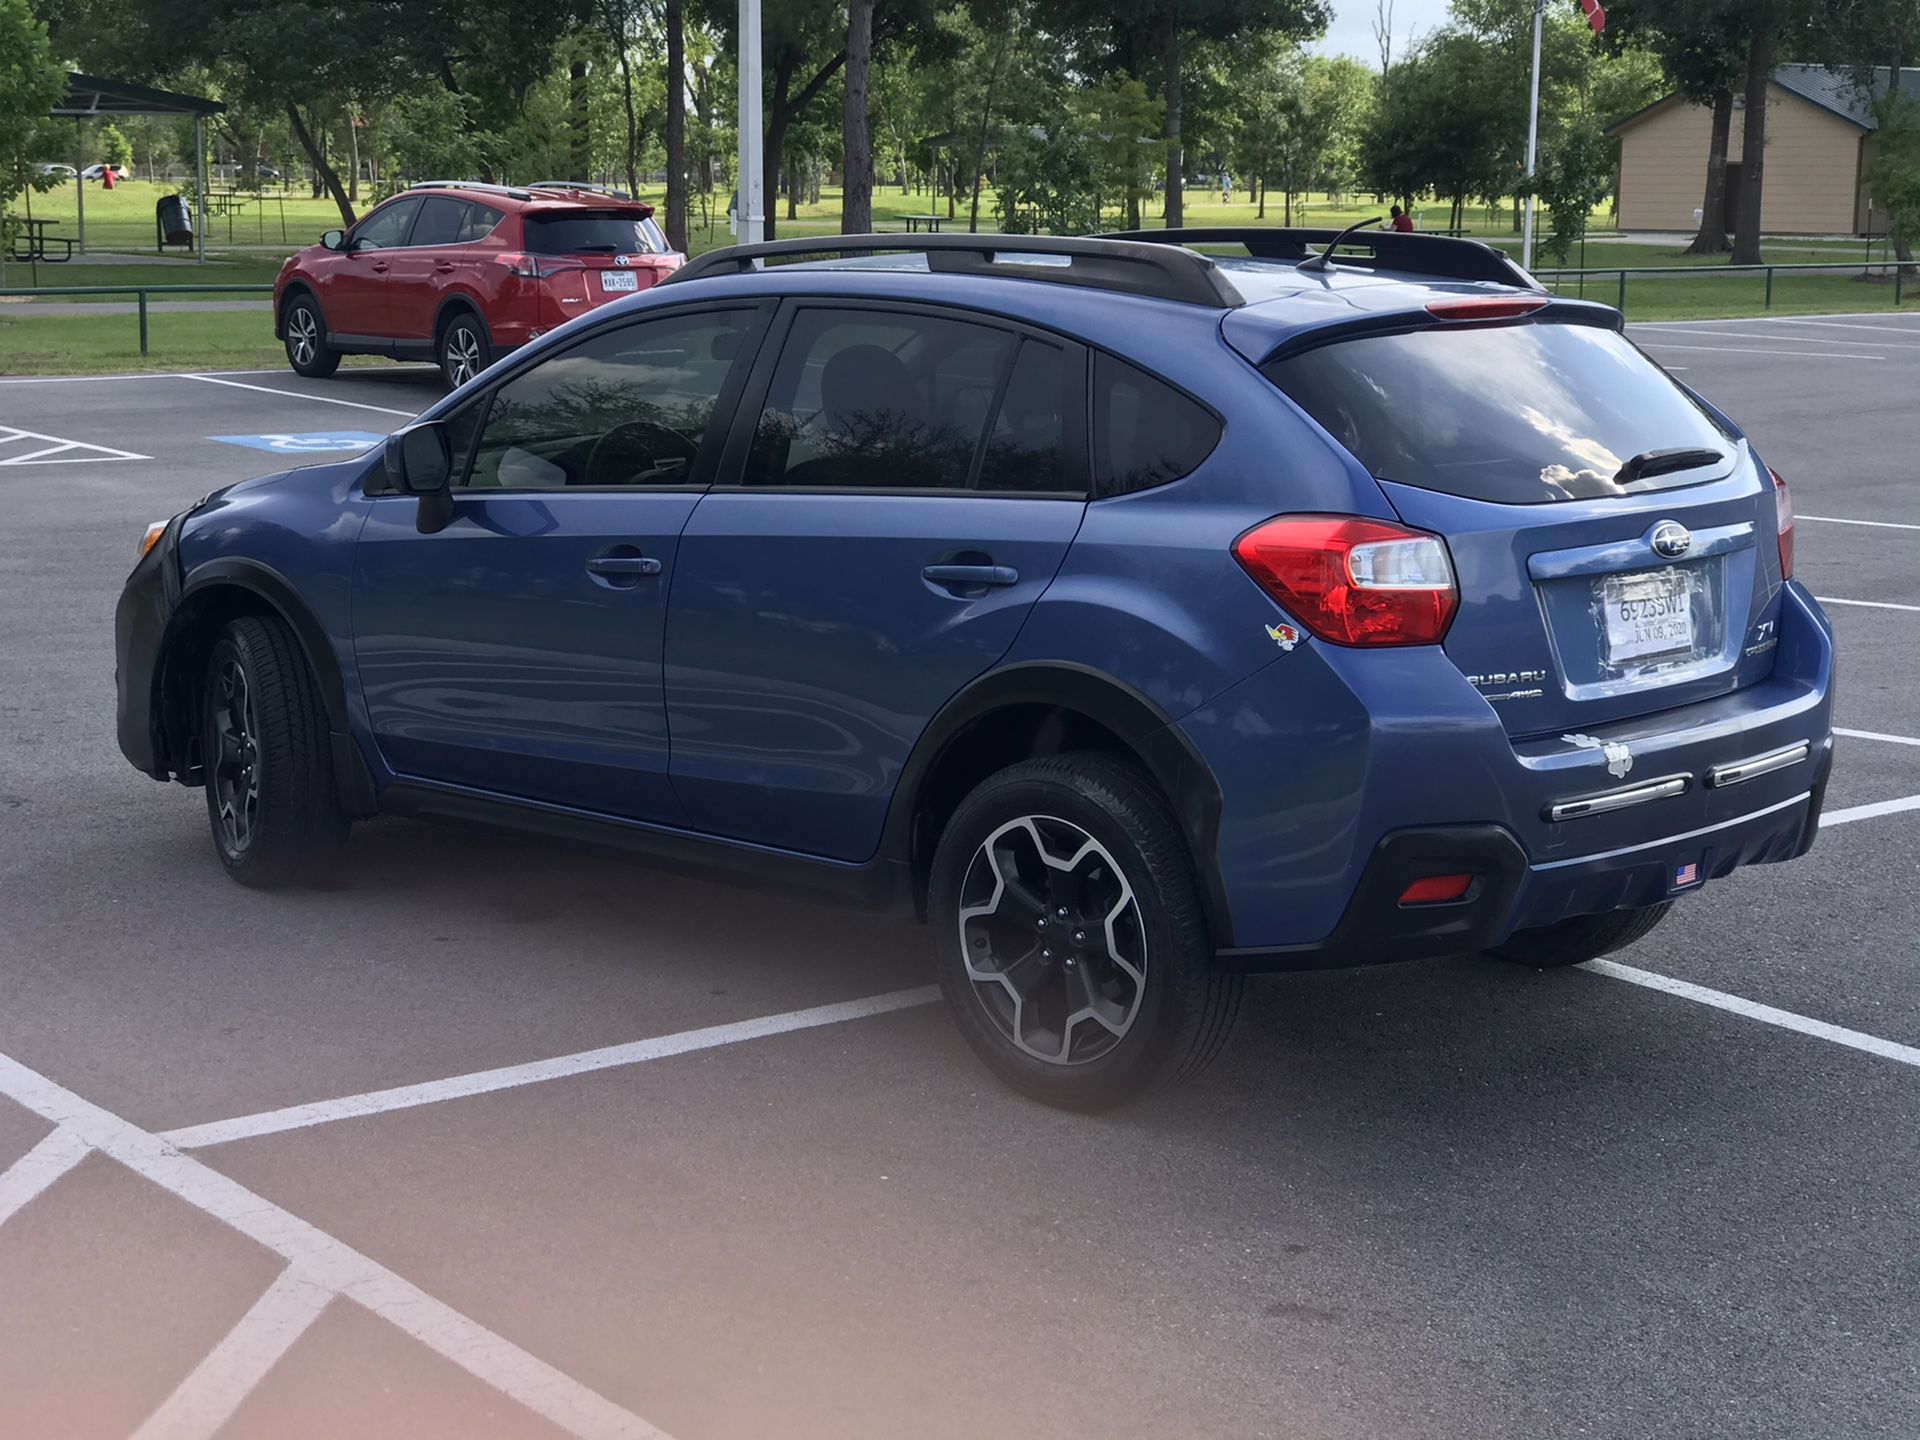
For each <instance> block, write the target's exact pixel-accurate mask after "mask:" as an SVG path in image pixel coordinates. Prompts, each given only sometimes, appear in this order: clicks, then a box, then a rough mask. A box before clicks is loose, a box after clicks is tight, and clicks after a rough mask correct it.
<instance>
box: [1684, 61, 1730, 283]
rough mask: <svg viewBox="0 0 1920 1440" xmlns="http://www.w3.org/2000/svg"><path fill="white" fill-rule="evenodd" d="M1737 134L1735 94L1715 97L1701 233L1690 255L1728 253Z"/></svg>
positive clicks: (1694, 241) (1691, 247) (1691, 246)
mask: <svg viewBox="0 0 1920 1440" xmlns="http://www.w3.org/2000/svg"><path fill="white" fill-rule="evenodd" d="M1732 133H1733V91H1731V90H1722V91H1721V92H1720V93H1719V94H1718V95H1716V96H1714V97H1713V136H1712V138H1711V139H1710V140H1709V141H1708V142H1707V191H1706V195H1705V196H1704V197H1703V198H1702V199H1701V201H1700V231H1699V233H1698V234H1697V235H1695V236H1694V237H1693V243H1692V244H1691V245H1689V246H1688V247H1687V254H1689V255H1724V254H1726V253H1727V248H1728V247H1727V137H1728V136H1729V135H1730V134H1732Z"/></svg>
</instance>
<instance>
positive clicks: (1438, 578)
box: [1233, 515, 1460, 645]
mask: <svg viewBox="0 0 1920 1440" xmlns="http://www.w3.org/2000/svg"><path fill="white" fill-rule="evenodd" d="M1233 557H1234V559H1236V560H1238V561H1239V562H1240V564H1241V567H1242V568H1243V569H1244V570H1245V571H1246V572H1247V573H1248V574H1249V575H1251V576H1252V577H1253V579H1254V581H1255V583H1257V584H1258V585H1259V586H1260V588H1261V589H1262V590H1264V591H1266V592H1267V594H1268V595H1270V596H1271V597H1272V598H1273V599H1274V601H1275V602H1276V603H1278V604H1279V605H1280V606H1281V608H1283V609H1284V610H1286V611H1287V613H1288V614H1290V615H1292V616H1293V617H1294V618H1295V619H1297V620H1298V621H1299V622H1300V623H1301V624H1302V625H1304V626H1306V627H1307V629H1308V630H1309V631H1311V632H1312V633H1313V634H1315V635H1317V636H1319V637H1320V638H1321V639H1322V640H1331V641H1333V642H1334V643H1335V644H1336V645H1437V644H1439V643H1440V640H1441V637H1442V636H1444V635H1445V634H1446V633H1447V626H1448V625H1449V624H1450V623H1451V622H1452V620H1453V612H1454V610H1455V609H1456V608H1457V607H1458V605H1459V599H1460V597H1459V592H1458V591H1457V590H1456V589H1455V588H1454V583H1453V564H1452V562H1451V561H1450V560H1449V559H1448V558H1447V547H1446V545H1445V544H1444V543H1442V541H1441V539H1440V537H1439V536H1437V535H1428V534H1426V533H1424V532H1423V531H1419V530H1409V529H1407V527H1406V526H1404V525H1394V524H1390V523H1388V522H1386V521H1384V520H1365V519H1362V518H1360V517H1359V516H1357V515H1282V516H1280V517H1278V518H1277V519H1273V520H1269V521H1267V522H1266V523H1265V524H1264V525H1256V526H1254V528H1253V529H1251V530H1249V531H1247V533H1246V534H1244V535H1242V536H1241V537H1240V538H1239V539H1238V540H1236V541H1234V542H1233Z"/></svg>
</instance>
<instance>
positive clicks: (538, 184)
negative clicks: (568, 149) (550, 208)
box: [527, 180, 633, 200]
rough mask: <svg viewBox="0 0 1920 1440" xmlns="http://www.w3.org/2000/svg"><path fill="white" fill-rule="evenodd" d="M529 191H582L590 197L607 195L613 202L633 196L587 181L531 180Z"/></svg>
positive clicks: (629, 198) (611, 187)
mask: <svg viewBox="0 0 1920 1440" xmlns="http://www.w3.org/2000/svg"><path fill="white" fill-rule="evenodd" d="M527 189H529V190H581V191H585V192H586V193H587V194H589V195H605V196H607V197H608V198H609V199H612V200H631V199H633V196H631V195H629V194H628V193H627V192H626V191H624V190H616V189H614V188H613V186H611V185H596V184H594V183H592V182H591V181H587V180H529V181H528V182H527Z"/></svg>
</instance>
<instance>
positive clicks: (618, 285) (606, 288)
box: [600, 270, 640, 294]
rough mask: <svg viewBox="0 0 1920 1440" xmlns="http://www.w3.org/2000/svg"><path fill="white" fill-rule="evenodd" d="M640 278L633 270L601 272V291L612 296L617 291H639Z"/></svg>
mask: <svg viewBox="0 0 1920 1440" xmlns="http://www.w3.org/2000/svg"><path fill="white" fill-rule="evenodd" d="M639 288H640V277H639V276H638V275H636V274H634V273H633V272H632V271H631V270H602V271H601V272H600V290H601V292H602V293H603V294H612V293H613V292H614V291H616V290H638V289H639Z"/></svg>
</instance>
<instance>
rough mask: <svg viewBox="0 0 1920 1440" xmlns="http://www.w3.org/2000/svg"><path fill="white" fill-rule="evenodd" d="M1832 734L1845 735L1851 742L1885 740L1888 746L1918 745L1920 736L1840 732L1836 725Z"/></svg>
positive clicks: (1870, 731)
mask: <svg viewBox="0 0 1920 1440" xmlns="http://www.w3.org/2000/svg"><path fill="white" fill-rule="evenodd" d="M1833 733H1834V734H1836V735H1845V736H1846V737H1848V738H1849V739H1851V740H1885V741H1886V742H1887V743H1888V744H1890V745H1920V736H1913V735H1888V734H1885V733H1883V732H1882V731H1879V730H1842V729H1841V728H1840V727H1839V726H1838V725H1836V726H1834V727H1833Z"/></svg>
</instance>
